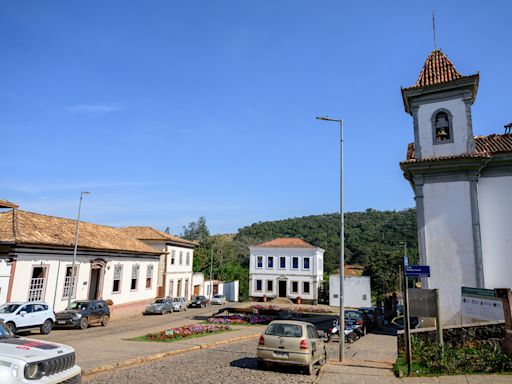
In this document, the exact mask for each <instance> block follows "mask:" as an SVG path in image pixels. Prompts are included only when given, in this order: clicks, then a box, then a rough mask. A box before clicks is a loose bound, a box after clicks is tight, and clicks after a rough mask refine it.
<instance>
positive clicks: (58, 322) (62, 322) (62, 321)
mask: <svg viewBox="0 0 512 384" xmlns="http://www.w3.org/2000/svg"><path fill="white" fill-rule="evenodd" d="M57 324H66V322H65V321H64V320H59V321H57Z"/></svg>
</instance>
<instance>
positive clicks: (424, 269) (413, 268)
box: [405, 265, 430, 277]
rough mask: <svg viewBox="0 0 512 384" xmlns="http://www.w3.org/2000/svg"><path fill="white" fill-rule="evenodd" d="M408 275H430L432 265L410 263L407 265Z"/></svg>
mask: <svg viewBox="0 0 512 384" xmlns="http://www.w3.org/2000/svg"><path fill="white" fill-rule="evenodd" d="M405 275H406V276H407V277H430V267H429V266H428V265H409V266H407V267H405Z"/></svg>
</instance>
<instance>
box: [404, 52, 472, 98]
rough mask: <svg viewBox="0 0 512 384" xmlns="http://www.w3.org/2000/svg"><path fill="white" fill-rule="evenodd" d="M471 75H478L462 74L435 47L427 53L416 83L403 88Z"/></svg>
mask: <svg viewBox="0 0 512 384" xmlns="http://www.w3.org/2000/svg"><path fill="white" fill-rule="evenodd" d="M473 76H478V75H470V76H462V75H461V74H460V73H459V72H458V71H457V69H455V66H454V65H453V63H452V62H451V61H450V60H449V59H448V57H446V55H445V54H444V53H443V52H442V51H441V50H440V49H436V50H434V51H432V52H430V54H429V55H428V57H427V60H426V61H425V64H424V65H423V68H422V69H421V72H420V76H419V77H418V80H416V83H415V84H414V85H413V86H411V87H409V88H404V90H407V89H414V88H423V87H429V86H432V85H437V84H442V83H448V82H450V81H455V80H458V79H463V78H470V77H473Z"/></svg>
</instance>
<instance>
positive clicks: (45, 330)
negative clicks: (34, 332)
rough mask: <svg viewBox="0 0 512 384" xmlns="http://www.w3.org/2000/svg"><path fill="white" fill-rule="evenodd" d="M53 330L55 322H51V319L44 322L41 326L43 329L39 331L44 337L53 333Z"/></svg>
mask: <svg viewBox="0 0 512 384" xmlns="http://www.w3.org/2000/svg"><path fill="white" fill-rule="evenodd" d="M52 328H53V321H51V320H50V319H46V320H45V321H44V323H43V324H42V325H41V328H39V330H40V331H41V333H42V334H43V335H47V334H49V333H50V332H51V331H52Z"/></svg>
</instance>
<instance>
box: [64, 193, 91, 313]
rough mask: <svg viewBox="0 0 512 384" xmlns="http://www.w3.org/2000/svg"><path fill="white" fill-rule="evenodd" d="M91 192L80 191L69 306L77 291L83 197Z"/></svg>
mask: <svg viewBox="0 0 512 384" xmlns="http://www.w3.org/2000/svg"><path fill="white" fill-rule="evenodd" d="M90 193H91V192H80V202H79V203H78V217H77V219H76V230H75V248H74V250H73V263H72V264H71V281H70V282H69V288H68V307H69V306H70V304H71V297H72V296H73V292H74V291H75V266H76V251H77V248H78V238H79V234H80V211H81V210H82V199H83V198H84V195H89V194H90Z"/></svg>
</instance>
